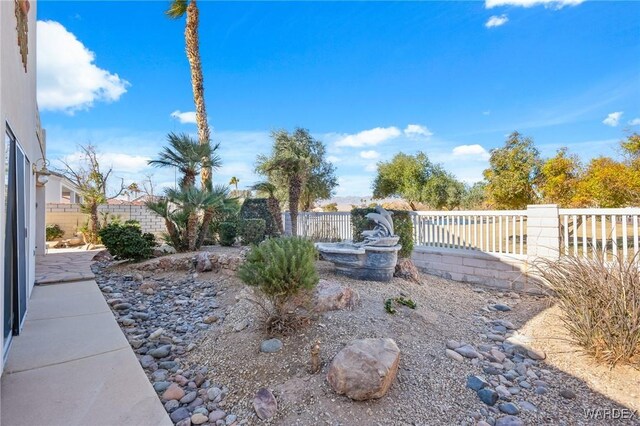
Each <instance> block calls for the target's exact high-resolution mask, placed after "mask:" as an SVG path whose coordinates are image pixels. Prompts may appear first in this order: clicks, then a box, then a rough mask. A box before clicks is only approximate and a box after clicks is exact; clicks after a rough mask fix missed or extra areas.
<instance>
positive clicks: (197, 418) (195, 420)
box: [191, 413, 209, 425]
mask: <svg viewBox="0 0 640 426" xmlns="http://www.w3.org/2000/svg"><path fill="white" fill-rule="evenodd" d="M208 421H209V417H207V416H205V415H204V414H202V413H195V414H194V415H192V416H191V423H192V424H194V425H201V424H203V423H206V422H208Z"/></svg>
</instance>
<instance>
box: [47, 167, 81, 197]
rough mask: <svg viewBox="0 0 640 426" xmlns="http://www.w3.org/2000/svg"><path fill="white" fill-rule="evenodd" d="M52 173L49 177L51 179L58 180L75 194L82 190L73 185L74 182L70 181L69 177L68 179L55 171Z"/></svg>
mask: <svg viewBox="0 0 640 426" xmlns="http://www.w3.org/2000/svg"><path fill="white" fill-rule="evenodd" d="M49 172H50V173H51V175H50V176H49V179H50V180H51V179H58V180H60V181H61V182H62V183H63V184H64V185H65V186H67V187H69V189H72V190H74V191H75V192H78V193H79V192H80V189H79V188H78V186H77V185H76V184H75V183H73V181H72V180H71V179H69V178H68V177H66V176H65V175H63V174H62V173H58V172H54V171H51V170H50V171H49Z"/></svg>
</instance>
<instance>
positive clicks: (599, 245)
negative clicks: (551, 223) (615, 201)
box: [559, 208, 640, 260]
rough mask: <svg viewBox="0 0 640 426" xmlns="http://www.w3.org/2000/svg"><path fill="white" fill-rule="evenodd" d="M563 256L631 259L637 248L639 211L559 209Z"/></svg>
mask: <svg viewBox="0 0 640 426" xmlns="http://www.w3.org/2000/svg"><path fill="white" fill-rule="evenodd" d="M559 214H560V234H561V254H563V255H573V256H584V257H595V256H596V254H597V253H598V252H601V253H602V254H603V256H604V258H605V260H608V259H612V258H613V256H620V257H622V258H625V259H628V258H630V257H633V256H635V255H636V254H637V253H638V251H639V249H638V240H639V234H638V216H639V215H640V208H624V209H560V210H559Z"/></svg>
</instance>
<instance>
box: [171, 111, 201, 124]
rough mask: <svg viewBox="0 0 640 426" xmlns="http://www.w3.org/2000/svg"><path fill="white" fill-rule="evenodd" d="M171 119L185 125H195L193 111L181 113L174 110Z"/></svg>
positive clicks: (194, 113)
mask: <svg viewBox="0 0 640 426" xmlns="http://www.w3.org/2000/svg"><path fill="white" fill-rule="evenodd" d="M171 118H175V119H176V120H178V121H179V122H180V123H182V124H186V123H192V124H196V112H195V111H187V112H181V111H180V110H175V111H173V112H172V113H171Z"/></svg>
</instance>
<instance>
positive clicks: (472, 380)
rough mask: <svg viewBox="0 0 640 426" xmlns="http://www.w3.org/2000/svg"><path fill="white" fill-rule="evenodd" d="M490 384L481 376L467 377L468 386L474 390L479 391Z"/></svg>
mask: <svg viewBox="0 0 640 426" xmlns="http://www.w3.org/2000/svg"><path fill="white" fill-rule="evenodd" d="M487 386H489V383H488V382H487V381H486V380H485V379H484V377H481V376H469V377H467V387H468V388H469V389H473V390H474V391H479V390H480V389H482V388H486V387H487Z"/></svg>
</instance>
